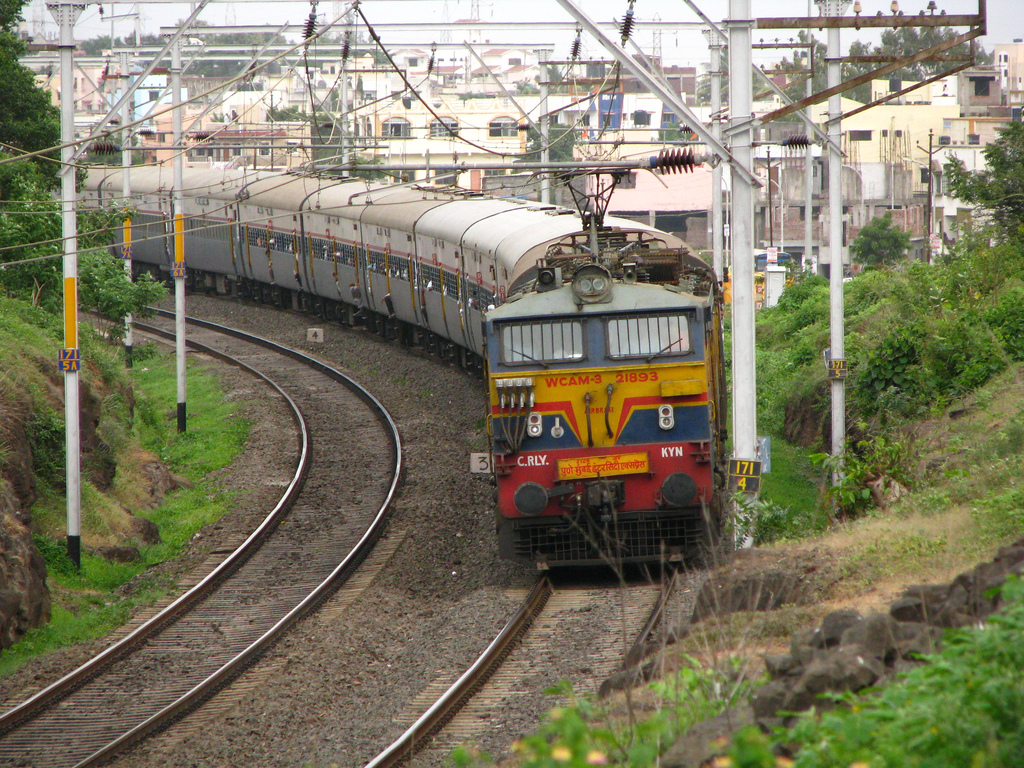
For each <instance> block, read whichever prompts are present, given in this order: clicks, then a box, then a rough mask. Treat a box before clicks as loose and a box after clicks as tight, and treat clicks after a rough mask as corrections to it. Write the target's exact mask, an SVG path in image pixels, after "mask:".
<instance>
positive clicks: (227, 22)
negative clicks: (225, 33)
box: [224, 3, 238, 27]
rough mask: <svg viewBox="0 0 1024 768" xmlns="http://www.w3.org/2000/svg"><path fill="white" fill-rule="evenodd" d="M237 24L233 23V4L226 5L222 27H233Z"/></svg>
mask: <svg viewBox="0 0 1024 768" xmlns="http://www.w3.org/2000/svg"><path fill="white" fill-rule="evenodd" d="M237 23H238V22H237V21H235V4H234V3H228V4H227V6H225V8H224V26H226V27H233V26H235V25H236V24H237Z"/></svg>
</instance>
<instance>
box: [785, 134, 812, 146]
mask: <svg viewBox="0 0 1024 768" xmlns="http://www.w3.org/2000/svg"><path fill="white" fill-rule="evenodd" d="M810 144H811V140H810V139H809V138H808V137H807V136H806V135H805V134H797V135H796V136H787V137H786V138H784V139H783V140H782V146H784V147H808V146H810Z"/></svg>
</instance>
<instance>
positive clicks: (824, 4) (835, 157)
mask: <svg viewBox="0 0 1024 768" xmlns="http://www.w3.org/2000/svg"><path fill="white" fill-rule="evenodd" d="M815 2H816V3H817V5H818V7H819V8H820V9H821V12H822V15H823V16H832V17H838V16H842V15H843V13H844V12H845V11H846V8H847V7H848V6H849V4H850V3H849V1H848V0H815ZM842 55H843V54H842V51H841V50H840V48H839V28H838V27H829V30H828V87H829V88H835V87H836V86H838V85H839V82H840V78H841V74H842V73H841V71H840V61H841V58H842ZM842 113H843V110H842V103H841V100H840V96H839V94H836V95H834V96H830V97H829V100H828V136H829V139H831V141H832V144H833V145H835V146H833V147H832V148H830V150H829V154H828V222H829V237H828V250H829V295H830V296H831V301H830V313H829V318H830V329H831V330H830V334H829V343H830V347H831V353H830V360H829V362H828V365H829V376H830V378H831V381H832V455H833V456H834V457H835V458H836V459H837V460H839V461H841V460H842V456H843V454H844V452H845V450H846V379H845V377H844V376H843V375H842V374H845V372H846V371H845V358H846V349H845V345H844V335H845V332H844V328H843V186H842V181H843V179H842V173H843V158H842V155H840V154H839V152H838V151H837V149H836V147H838V145H839V142H840V139H841V137H842V125H841V121H840V117H841V116H842ZM840 479H841V475H840V472H838V471H836V472H833V475H832V482H833V484H838V482H839V481H840Z"/></svg>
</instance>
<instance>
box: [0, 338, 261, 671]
mask: <svg viewBox="0 0 1024 768" xmlns="http://www.w3.org/2000/svg"><path fill="white" fill-rule="evenodd" d="M93 346H94V347H95V349H94V350H93V354H94V355H95V356H97V357H102V358H103V359H104V364H105V365H108V366H114V365H120V366H121V367H122V368H123V363H119V362H118V360H119V357H118V354H117V350H116V349H113V348H109V347H106V348H105V345H102V344H95V345H93ZM136 352H137V358H136V360H137V361H136V365H135V367H134V368H133V369H132V370H131V372H130V374H126V373H120V372H119V373H118V375H129V376H130V380H131V382H132V384H133V391H134V396H135V398H136V400H135V404H134V416H132V414H130V413H129V410H128V409H127V408H125V404H124V401H123V399H119V398H115V397H109V398H108V402H107V403H105V406H106V407H105V408H104V421H105V422H106V421H108V420H109V421H110V422H111V423H108V424H107V425H106V428H105V430H104V434H105V436H107V437H109V436H110V434H111V433H114V432H116V433H118V434H119V435H120V437H119V439H118V440H116V441H115V443H116V444H115V445H113V446H112V448H113V450H114V453H115V454H116V455H117V457H118V470H117V474H116V476H115V478H114V482H113V485H112V487H111V489H110V490H109V492H108V493H107V494H103V493H100V492H99V491H98V490H96V488H95V487H94V486H92V485H91V484H90V483H88V482H85V481H83V488H82V534H83V542H86V543H88V542H89V541H90V540H95V541H104V537H105V535H107V534H108V533H109V532H110V530H109V529H110V524H109V520H110V514H109V513H110V512H111V510H112V508H116V507H118V506H119V505H123V506H126V507H128V508H130V509H133V511H134V512H136V513H137V514H138V515H139V516H141V517H145V518H147V519H149V520H151V521H152V522H154V523H155V524H156V525H157V526H158V527H159V530H160V542H159V543H158V544H153V545H149V546H141V547H139V551H140V554H141V559H140V560H139V561H137V562H133V563H116V562H110V561H108V560H105V559H104V558H102V557H99V556H97V555H94V554H90V553H89V552H88V551H83V552H82V568H81V571H78V570H76V569H75V568H74V567H73V565H72V564H71V562H70V561H69V560H68V559H67V556H66V553H65V546H64V536H65V531H66V528H65V519H66V504H65V498H64V495H63V493H62V492H58V491H57V490H55V489H54V487H53V485H48V484H45V483H41V488H40V497H39V500H38V501H37V503H36V504H35V505H34V506H33V509H32V517H33V526H34V530H35V531H37V534H36V536H35V539H36V544H37V546H39V548H40V550H41V551H42V552H43V554H44V556H45V557H46V561H47V566H48V569H49V574H48V577H47V584H48V586H49V588H50V591H51V595H52V598H53V610H52V620H51V621H50V623H49V624H47V625H46V626H43V627H40V628H38V629H34V630H32V631H30V632H29V633H28V634H27V635H26V637H25V638H24V639H23V640H22V641H21V642H20V643H18V644H16V645H15V646H13V647H12V648H10V649H8V650H6V651H4V653H3V656H2V657H0V676H3V675H7V674H10V673H11V672H12V671H13V670H15V669H17V668H18V667H19V666H20V665H21V664H23V663H24V662H25V661H27V660H28V659H31V658H33V657H35V656H38V655H40V654H44V653H47V652H49V651H53V650H56V649H59V648H61V647H64V646H67V645H70V644H73V643H77V642H81V641H85V640H91V639H95V638H97V637H102V636H103V635H105V634H107V633H109V632H110V631H111V630H113V629H115V628H117V627H118V626H120V625H121V624H123V623H124V622H125V621H126V620H127V619H128V618H129V617H130V616H131V615H132V613H133V612H134V610H135V609H136V608H138V607H139V606H143V605H148V604H151V603H152V602H154V601H155V600H156V599H158V598H159V597H160V596H162V595H163V594H165V593H166V592H167V591H168V590H169V589H170V588H171V587H172V586H173V585H172V584H171V583H169V582H168V581H167V580H165V579H163V578H161V577H159V576H156V575H146V571H147V570H148V569H150V568H151V567H152V566H153V565H156V564H158V563H162V562H164V561H166V560H169V559H171V558H173V557H175V556H176V555H178V554H179V553H180V552H181V550H182V548H183V547H184V546H185V545H186V544H187V543H188V541H189V540H190V539H191V538H192V536H193V535H194V534H195V533H196V532H197V531H198V530H200V529H201V528H202V527H203V526H204V525H206V524H207V523H210V522H212V521H214V520H217V519H218V518H220V517H221V516H222V515H224V514H225V513H226V512H227V511H228V510H229V509H230V504H231V499H230V498H229V497H227V496H226V495H225V494H223V493H221V492H219V491H218V490H217V489H216V487H215V486H214V485H213V483H212V482H210V480H209V479H208V478H209V475H210V473H211V472H215V471H216V470H218V469H221V468H223V467H225V466H227V465H228V464H230V463H231V461H232V460H233V458H234V457H235V456H236V455H237V454H238V453H239V451H241V450H242V449H243V447H244V445H245V441H246V438H247V435H248V428H249V423H248V421H247V420H246V419H244V418H241V417H239V416H238V411H239V409H240V407H241V406H242V405H243V404H242V403H239V402H237V401H227V400H225V397H224V392H223V391H222V389H221V387H220V384H219V380H218V378H217V376H216V375H215V374H214V373H213V372H212V371H209V370H205V369H204V366H203V365H202V364H201V363H197V362H196V361H194V360H191V361H190V363H189V370H188V408H189V413H188V431H187V432H186V433H184V434H179V433H178V432H177V420H176V401H177V393H176V379H175V361H174V358H173V354H171V353H166V352H163V351H159V350H156V349H153V350H151V355H152V356H147V355H146V354H144V353H143V354H138V353H140V352H143V350H140V349H139V348H138V347H137V348H136ZM139 358H142V359H139ZM90 359H95V358H90ZM60 429H61V440H62V439H63V432H62V430H63V420H61V423H60ZM108 442H109V441H108ZM145 452H149V454H155V455H156V456H158V457H159V458H160V460H161V461H162V462H163V463H164V464H165V465H166V466H167V467H168V468H170V469H171V471H173V472H175V473H176V474H178V475H179V476H182V477H184V478H185V479H187V480H188V481H189V482H190V484H191V487H182V488H179V489H177V490H175V491H173V492H172V493H171V494H169V495H168V496H167V497H166V498H165V500H164V502H163V503H162V504H161V505H160V506H159V507H156V508H152V509H144V508H142V505H143V504H144V503H145V501H146V500H147V499H148V496H149V492H148V488H146V487H145V479H144V477H143V476H142V475H140V473H138V472H137V471H135V470H137V466H136V464H137V461H138V460H139V458H140V457H142V458H145V457H146V456H147V454H145ZM83 550H85V547H83ZM133 580H134V582H133V585H132V589H131V591H130V594H128V593H126V591H124V590H122V589H121V588H122V587H123V586H124V585H125V584H127V583H128V582H130V581H133Z"/></svg>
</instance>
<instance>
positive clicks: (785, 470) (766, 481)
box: [754, 437, 830, 544]
mask: <svg viewBox="0 0 1024 768" xmlns="http://www.w3.org/2000/svg"><path fill="white" fill-rule="evenodd" d="M771 450H772V457H771V458H772V471H771V472H769V473H768V474H765V475H762V476H761V495H760V498H759V499H758V501H757V504H756V525H755V529H754V538H755V541H756V543H758V544H766V543H768V542H772V541H778V540H793V539H800V538H805V537H807V536H812V535H814V534H818V533H822V532H824V531H825V530H826V529H827V528H828V526H829V523H830V519H829V516H828V512H827V511H826V509H825V504H824V502H823V500H822V498H821V493H820V490H819V484H820V483H821V481H822V480H821V476H820V473H819V472H818V471H817V470H816V469H815V468H814V467H813V466H812V464H811V460H810V458H808V453H807V451H805V450H804V449H802V448H800V447H799V446H796V445H792V444H790V443H787V442H786V441H785V440H782V439H781V438H778V437H772V449H771Z"/></svg>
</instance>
